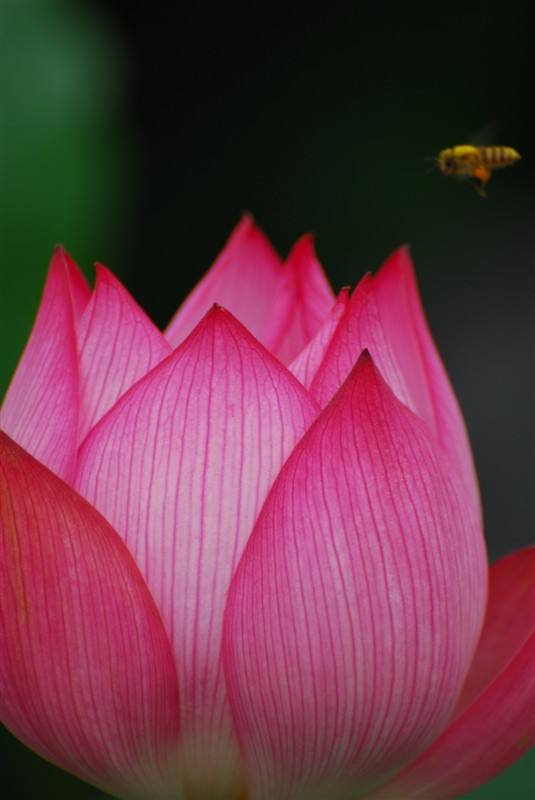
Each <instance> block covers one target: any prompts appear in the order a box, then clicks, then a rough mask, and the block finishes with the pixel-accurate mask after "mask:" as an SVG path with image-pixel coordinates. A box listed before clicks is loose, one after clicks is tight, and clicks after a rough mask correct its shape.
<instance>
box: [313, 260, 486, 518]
mask: <svg viewBox="0 0 535 800" xmlns="http://www.w3.org/2000/svg"><path fill="white" fill-rule="evenodd" d="M365 348H367V349H368V350H369V351H370V354H371V355H372V357H373V359H374V361H375V363H376V364H377V366H378V368H379V369H380V371H381V374H382V375H384V378H385V380H386V382H387V383H388V385H389V386H390V387H391V388H392V390H393V391H394V392H395V394H396V395H397V397H398V398H399V399H400V400H401V401H402V402H403V403H405V404H406V405H407V406H408V407H409V408H410V409H411V410H412V411H414V412H415V413H416V414H417V415H418V416H419V417H420V418H421V419H422V420H424V422H425V423H426V424H427V425H428V426H429V429H430V431H431V432H432V433H433V435H434V436H435V438H436V440H437V441H438V442H439V444H440V445H441V446H442V448H443V449H444V451H445V452H446V453H447V454H448V456H449V457H450V458H451V459H452V460H453V462H454V463H455V464H456V465H457V467H458V469H459V471H460V475H461V477H462V480H463V481H464V483H465V485H466V487H467V491H468V493H469V495H470V502H471V503H472V504H473V506H474V508H476V509H477V510H478V513H479V514H480V513H481V512H480V501H479V491H478V486H477V478H476V474H475V470H474V464H473V460H472V455H471V450H470V444H469V441H468V437H467V434H466V428H465V425H464V421H463V418H462V415H461V412H460V410H459V406H458V403H457V400H456V398H455V395H454V393H453V390H452V388H451V385H450V383H449V380H448V377H447V374H446V371H445V370H444V366H443V364H442V362H441V360H440V356H439V355H438V352H437V350H436V347H435V344H434V342H433V339H432V337H431V334H430V332H429V328H428V326H427V323H426V320H425V315H424V312H423V309H422V305H421V301H420V297H419V294H418V286H417V283H416V278H415V275H414V269H413V266H412V263H411V260H410V256H409V252H408V249H407V248H400V249H399V250H397V251H396V252H395V253H393V255H392V256H391V257H390V258H389V259H388V260H387V261H386V263H385V264H384V265H383V266H382V267H381V269H380V270H379V272H378V274H377V275H376V276H375V277H373V278H372V277H371V276H369V275H368V276H366V277H365V278H364V279H363V280H362V281H361V283H360V284H359V285H358V287H357V289H356V290H355V292H354V294H353V295H352V297H351V299H350V302H349V305H348V308H347V312H346V314H345V316H344V317H343V318H342V320H341V321H340V324H339V326H338V329H337V331H336V333H335V335H334V336H333V340H332V342H331V345H330V347H329V349H328V351H327V353H326V356H325V359H324V361H323V363H322V365H321V367H320V368H319V370H318V373H317V375H316V377H315V379H314V381H313V382H312V385H311V387H310V391H311V393H312V395H313V397H315V399H316V400H318V402H319V403H320V404H321V405H325V404H326V403H327V402H328V401H329V400H330V398H331V397H332V396H333V395H334V394H335V392H336V391H337V390H338V388H339V386H340V385H341V384H342V382H343V381H344V380H345V378H346V376H347V375H348V374H349V371H350V370H351V368H352V366H353V364H354V363H355V361H356V359H357V358H358V356H359V355H360V353H361V352H362V350H364V349H365Z"/></svg>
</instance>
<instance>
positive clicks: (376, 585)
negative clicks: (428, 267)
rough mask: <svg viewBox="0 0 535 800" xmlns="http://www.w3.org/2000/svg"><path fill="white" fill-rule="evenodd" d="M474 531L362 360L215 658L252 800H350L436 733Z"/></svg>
mask: <svg viewBox="0 0 535 800" xmlns="http://www.w3.org/2000/svg"><path fill="white" fill-rule="evenodd" d="M486 589H487V563H486V554H485V547H484V542H483V539H482V537H481V535H480V532H479V526H478V524H477V520H476V519H475V518H474V514H473V513H472V511H471V509H470V506H469V505H468V503H467V502H466V499H465V495H464V493H463V492H459V491H458V482H457V481H456V479H455V476H452V469H451V467H450V465H449V462H448V461H447V460H446V459H444V458H443V456H442V453H441V451H440V450H439V448H438V447H437V445H436V443H435V442H434V440H433V439H432V437H430V436H429V433H428V431H427V429H426V427H425V426H424V425H423V424H422V422H421V421H420V420H419V419H418V418H417V417H416V416H415V415H413V414H412V413H411V412H410V411H409V410H408V409H407V408H406V407H405V406H404V405H403V404H401V403H400V402H399V401H398V400H397V398H396V397H395V396H394V395H393V393H392V392H391V391H390V389H389V388H388V387H387V385H386V384H385V383H384V381H383V380H382V378H381V377H380V375H379V373H378V372H377V370H376V369H375V368H374V366H373V363H372V361H371V359H370V357H369V356H368V354H367V353H364V354H363V356H362V357H361V358H360V359H359V361H358V363H357V365H356V367H355V369H354V370H353V371H352V372H351V374H350V376H349V377H348V380H347V381H346V383H345V384H344V385H343V387H342V388H341V390H340V392H339V393H338V394H337V395H336V397H335V398H334V400H333V401H332V403H330V404H329V406H328V407H327V408H326V409H325V410H324V411H323V412H322V414H321V416H320V417H319V418H318V419H317V421H316V423H315V424H314V425H313V426H312V427H311V428H310V429H309V431H308V432H307V433H306V435H305V436H304V437H303V439H302V440H301V442H300V443H299V444H298V445H297V447H296V448H295V450H294V452H293V453H292V455H291V456H290V458H289V459H288V461H287V462H286V464H285V465H284V467H283V469H282V471H281V473H280V476H279V478H278V479H277V481H276V482H275V484H274V486H273V489H272V490H271V492H270V494H269V496H268V499H267V501H266V503H265V505H264V507H263V509H262V512H261V514H260V516H259V519H258V521H257V523H256V525H255V528H254V530H253V533H252V535H251V538H250V540H249V543H248V546H247V548H246V550H245V552H244V555H243V557H242V560H241V562H240V565H239V567H238V570H237V572H236V575H235V576H234V579H233V581H232V584H231V588H230V591H229V597H228V603H227V610H226V614H225V626H224V634H223V637H224V638H223V643H224V644H223V656H224V666H225V675H226V679H227V687H228V692H229V698H230V702H231V706H232V710H233V715H234V721H235V724H236V728H237V731H238V737H239V741H240V745H241V748H242V752H243V757H244V761H245V764H246V769H247V774H248V776H249V779H250V797H251V798H254V799H255V800H260V799H265V800H267V799H268V798H269V800H277V799H279V800H294V799H295V798H309V797H311V798H315V799H316V800H319V798H327V797H336V798H337V800H346V798H355V797H358V796H359V793H360V794H361V793H362V792H364V791H366V790H367V789H369V788H370V787H371V786H373V785H376V784H377V782H378V781H379V780H381V779H383V780H384V776H385V775H387V774H388V773H389V772H390V771H391V770H393V769H395V768H396V767H398V768H399V766H400V765H402V764H403V763H404V762H406V760H407V759H408V758H409V757H410V756H411V754H412V753H414V752H415V750H416V751H417V750H419V749H421V748H422V747H423V746H425V744H426V743H428V742H430V741H431V740H432V739H433V738H434V737H435V736H436V734H437V733H438V731H440V730H441V728H442V727H443V726H444V724H445V723H446V720H447V718H448V716H449V715H450V714H451V712H452V709H453V706H454V704H455V702H456V700H457V698H458V696H459V693H460V691H461V687H462V683H463V680H464V677H465V675H466V672H467V670H468V667H469V664H470V661H471V659H472V656H473V653H474V649H475V646H476V643H477V639H478V637H479V632H480V629H481V624H482V621H483V616H484V610H485V600H486Z"/></svg>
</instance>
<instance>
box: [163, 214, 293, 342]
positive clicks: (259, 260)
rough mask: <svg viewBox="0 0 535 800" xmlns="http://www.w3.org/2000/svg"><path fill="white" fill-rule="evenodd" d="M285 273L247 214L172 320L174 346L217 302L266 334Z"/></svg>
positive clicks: (170, 333)
mask: <svg viewBox="0 0 535 800" xmlns="http://www.w3.org/2000/svg"><path fill="white" fill-rule="evenodd" d="M280 271H281V260H280V257H279V256H278V255H277V253H276V252H275V250H274V249H273V246H272V245H271V243H270V242H269V240H268V239H267V237H266V236H265V235H264V234H263V233H262V231H261V230H260V229H259V228H257V227H256V225H255V223H254V220H253V218H252V217H251V216H249V215H245V216H244V217H243V218H242V220H241V222H240V223H239V224H238V225H237V226H236V228H235V229H234V231H233V232H232V234H231V236H230V238H229V240H228V242H227V243H226V245H225V247H224V248H223V250H222V252H221V253H220V254H219V256H218V257H217V259H216V260H215V262H214V263H213V265H212V266H211V268H210V269H209V270H208V272H207V273H206V275H205V276H204V278H203V279H202V280H201V282H200V283H199V284H197V286H196V287H195V288H194V289H193V291H192V292H191V294H190V295H189V296H188V297H187V298H186V300H185V301H184V303H183V304H182V305H181V306H180V308H179V309H178V311H177V312H176V314H175V316H174V317H173V319H172V320H171V322H170V323H169V325H168V327H167V329H166V331H165V337H166V339H167V340H168V341H169V342H170V344H171V345H172V346H173V347H176V346H177V345H178V344H180V342H182V341H183V340H184V339H185V338H186V336H187V335H188V334H189V333H190V331H192V330H193V328H194V327H195V326H196V325H197V323H198V322H199V321H200V320H201V319H202V318H203V317H204V315H205V314H206V312H207V311H208V310H209V309H210V308H211V306H212V305H213V304H214V303H218V304H219V305H221V306H224V307H225V308H226V309H228V310H229V311H231V312H232V314H234V316H235V317H237V319H239V320H240V322H241V323H242V324H243V325H245V327H246V328H247V329H248V330H250V331H251V333H252V334H253V335H254V336H256V337H257V338H260V336H261V334H262V332H263V330H264V328H265V325H266V322H267V319H268V313H269V310H270V308H271V304H272V301H273V297H274V295H275V288H276V285H277V281H278V278H279V274H280Z"/></svg>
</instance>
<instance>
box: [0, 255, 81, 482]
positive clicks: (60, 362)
mask: <svg viewBox="0 0 535 800" xmlns="http://www.w3.org/2000/svg"><path fill="white" fill-rule="evenodd" d="M74 270H75V267H74V265H73V262H72V261H70V259H68V257H67V256H66V254H65V253H64V251H63V250H62V249H61V248H59V247H58V248H56V250H55V251H54V254H53V256H52V261H51V263H50V270H49V273H48V277H47V281H46V285H45V289H44V292H43V297H42V300H41V305H40V307H39V312H38V314H37V319H36V321H35V324H34V327H33V330H32V333H31V336H30V339H29V340H28V343H27V345H26V349H25V350H24V353H23V355H22V358H21V360H20V362H19V365H18V367H17V370H16V372H15V375H14V376H13V379H12V381H11V385H10V387H9V389H8V392H7V394H6V397H5V400H4V404H3V407H2V413H1V416H0V425H1V427H2V428H3V429H4V430H5V431H6V433H8V434H9V435H10V436H11V437H12V438H13V439H14V440H15V441H16V442H18V444H20V445H21V447H24V448H25V449H26V450H28V452H29V453H31V454H32V455H34V456H35V457H36V458H37V459H39V460H40V461H42V463H43V464H46V466H47V467H49V468H50V469H51V470H52V471H53V472H55V473H56V474H57V475H59V476H60V477H61V478H63V479H64V480H66V481H68V482H70V481H71V480H72V477H73V474H74V469H75V458H76V446H77V431H78V407H79V395H78V359H77V351H76V347H77V344H76V334H75V328H74V312H73V296H74V297H75V298H76V301H75V302H76V304H77V308H78V309H79V307H80V303H81V294H82V290H81V289H80V285H81V279H80V280H78V281H76V280H75V282H74V283H73V282H72V281H71V278H72V275H73V273H74V274H76V273H75V272H74Z"/></svg>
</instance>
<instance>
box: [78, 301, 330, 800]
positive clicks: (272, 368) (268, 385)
mask: <svg viewBox="0 0 535 800" xmlns="http://www.w3.org/2000/svg"><path fill="white" fill-rule="evenodd" d="M316 414H317V407H316V406H315V404H314V403H313V402H312V401H311V400H310V398H309V395H308V393H307V392H306V390H305V389H304V388H303V387H302V386H301V384H300V383H299V382H298V381H297V380H296V379H295V378H293V376H292V375H290V373H289V372H288V371H287V370H286V369H285V368H284V367H283V366H282V365H281V364H280V363H279V362H278V361H277V360H276V359H275V358H274V357H273V356H271V355H270V354H269V353H268V352H267V351H266V350H265V349H264V348H263V347H262V346H261V345H260V344H259V343H258V341H257V340H256V339H254V338H253V337H252V336H251V335H250V334H249V333H248V331H247V330H246V329H245V328H244V327H243V326H242V325H240V324H239V323H238V322H237V320H236V319H234V317H233V316H232V315H231V314H229V313H228V312H226V311H225V310H223V309H221V308H218V307H214V308H213V309H212V311H211V312H209V314H208V315H207V316H206V317H205V319H204V320H203V321H202V322H201V323H200V325H199V326H198V327H197V328H196V330H195V331H194V332H193V333H192V334H191V336H190V337H189V338H188V339H187V340H186V341H185V342H184V343H183V344H182V345H181V346H180V347H179V348H178V349H177V350H176V351H174V353H173V354H172V355H171V356H169V358H167V359H166V360H165V361H164V362H162V363H161V364H160V365H159V366H157V367H156V368H155V369H154V370H153V371H152V372H151V373H150V374H149V375H147V376H146V378H144V379H143V380H141V381H140V382H139V383H137V384H136V385H135V386H134V387H133V388H132V389H131V390H130V391H129V392H128V393H127V394H126V395H125V396H124V397H122V398H121V400H119V402H118V403H117V404H116V406H115V407H114V408H113V409H112V410H111V411H110V412H109V414H108V415H107V416H106V417H104V418H103V419H102V420H101V422H100V424H99V425H97V427H96V428H94V429H93V430H92V431H91V432H90V434H89V435H88V437H87V439H86V440H85V442H84V444H83V445H82V448H81V453H80V471H79V475H78V479H77V487H78V488H79V490H80V491H81V493H82V494H83V495H84V496H85V497H87V498H88V499H89V500H90V502H92V503H93V504H94V505H95V506H96V507H97V508H98V509H99V510H100V511H101V512H102V513H103V514H104V515H105V516H106V517H107V518H108V520H109V521H110V522H111V523H112V524H113V526H114V527H115V528H116V530H118V531H119V533H120V534H121V536H122V537H123V538H124V540H125V542H126V544H127V546H128V548H129V550H130V551H131V552H132V553H133V555H134V557H135V559H136V561H137V563H138V565H139V566H140V568H141V571H142V572H143V574H144V576H145V578H146V580H147V583H148V585H149V587H150V589H151V591H152V593H153V596H154V597H155V599H156V602H157V604H158V607H159V608H160V611H161V613H162V617H163V619H164V622H165V625H166V628H167V631H168V633H169V636H170V638H171V641H172V643H173V648H174V652H175V657H176V663H177V669H178V676H179V682H180V687H181V698H182V708H181V720H182V759H183V763H184V766H183V773H182V775H183V780H184V783H185V785H186V786H187V787H189V788H188V794H189V795H191V797H194V796H195V797H216V796H217V797H219V796H221V797H223V796H225V797H227V796H228V797H235V796H237V797H241V796H242V795H243V792H244V790H245V789H244V783H243V781H244V778H243V771H242V766H241V759H240V756H239V751H238V747H237V743H236V740H235V733H234V729H233V725H232V719H231V715H230V709H229V707H228V701H227V697H226V690H225V684H224V678H223V673H222V667H221V659H220V646H221V635H222V619H223V611H224V606H225V602H226V593H227V590H228V587H229V583H230V579H231V576H232V574H233V572H234V569H235V567H236V564H237V563H238V560H239V558H240V555H241V553H242V550H243V548H244V546H245V543H246V542H247V539H248V537H249V535H250V532H251V529H252V527H253V524H254V521H255V519H256V517H257V514H258V512H259V510H260V507H261V506H262V503H263V501H264V499H265V497H266V495H267V492H268V490H269V488H270V487H271V484H272V482H273V480H274V478H275V477H276V475H277V473H278V472H279V470H280V468H281V466H282V464H283V462H284V460H285V459H286V457H287V456H288V454H289V453H290V452H291V450H292V449H293V447H294V445H295V444H296V442H297V441H298V440H299V438H300V437H301V436H302V435H303V433H304V432H305V430H306V429H307V428H308V426H309V425H310V424H311V422H312V420H313V419H314V418H315V417H316Z"/></svg>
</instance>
